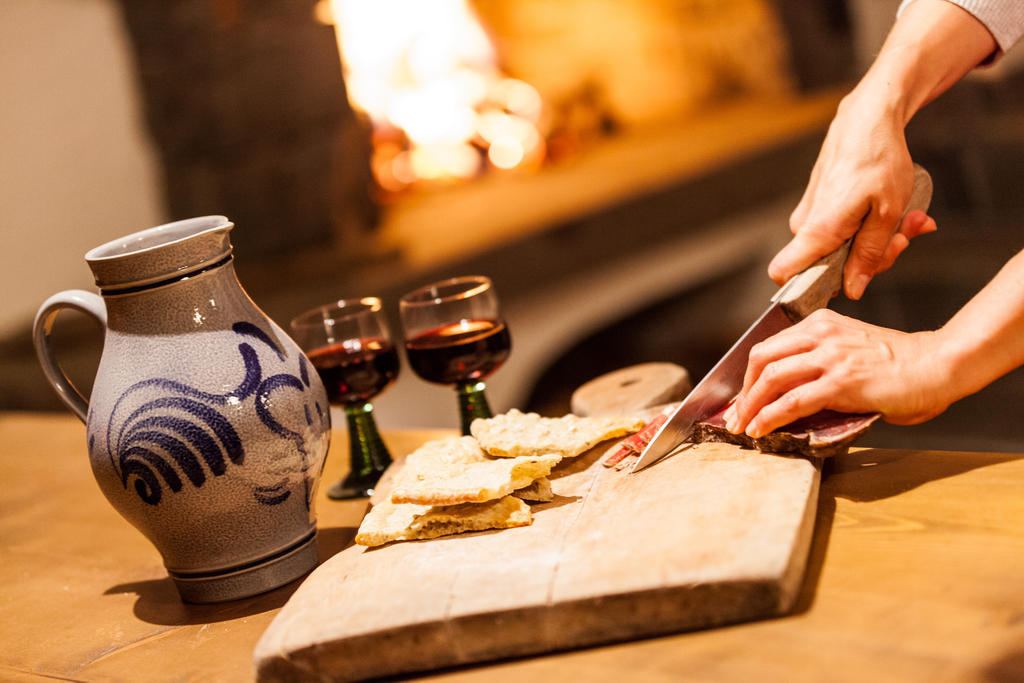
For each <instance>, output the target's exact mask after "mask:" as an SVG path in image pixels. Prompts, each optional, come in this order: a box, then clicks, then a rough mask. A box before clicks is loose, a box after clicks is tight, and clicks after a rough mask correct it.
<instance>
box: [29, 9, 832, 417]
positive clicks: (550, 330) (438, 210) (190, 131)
mask: <svg viewBox="0 0 1024 683" xmlns="http://www.w3.org/2000/svg"><path fill="white" fill-rule="evenodd" d="M119 5H120V7H121V13H122V17H123V20H124V23H125V26H126V27H127V29H128V34H129V36H130V38H131V44H132V45H133V48H134V58H135V66H136V70H137V75H138V83H139V87H140V90H141V93H142V102H143V105H144V112H145V117H146V122H147V126H148V129H149V132H150V135H151V136H152V139H153V140H154V142H155V144H156V147H157V150H158V154H159V159H160V163H161V168H162V171H163V178H164V194H165V198H166V204H167V209H168V214H169V216H168V217H169V218H177V217H181V216H188V215H201V214H207V213H224V214H227V215H229V216H231V217H232V218H233V219H234V220H235V221H236V224H237V229H236V234H235V239H234V242H235V244H236V251H237V255H238V257H239V258H238V260H237V262H236V265H237V268H238V272H239V274H240V277H241V279H242V282H243V284H244V285H245V287H246V289H247V290H248V291H249V292H250V294H251V295H252V296H253V297H254V298H255V300H256V301H257V302H258V303H259V304H260V305H261V307H262V308H264V309H265V310H266V311H267V312H268V313H269V314H270V315H271V316H272V317H274V318H275V319H276V320H278V321H279V322H282V323H283V322H286V321H287V319H288V318H289V317H290V316H291V315H292V314H294V313H295V312H296V311H298V310H303V309H305V308H308V307H309V306H312V305H316V304H319V303H322V302H323V301H327V300H331V299H335V298H339V297H343V296H363V295H369V294H373V295H378V296H381V297H382V298H384V299H385V300H386V301H391V302H394V301H395V300H396V299H397V296H398V295H400V294H401V293H402V292H403V291H405V290H406V289H408V288H411V287H412V286H414V285H418V284H421V283H423V282H425V281H427V280H430V279H434V278H437V277H443V276H448V275H454V274H464V273H469V272H483V273H486V274H488V275H491V276H492V278H493V279H494V281H495V283H496V285H497V287H498V289H499V292H500V294H501V296H502V299H503V301H504V303H505V306H506V309H507V311H508V314H509V316H510V318H512V319H513V320H511V321H510V322H511V324H512V325H513V335H514V337H515V342H514V344H515V349H516V352H515V353H513V357H512V359H511V360H510V362H509V364H508V365H507V366H506V367H505V368H504V369H503V370H502V371H501V373H500V374H499V375H498V376H496V378H495V383H494V390H493V392H492V393H491V398H492V401H493V403H494V407H495V408H496V409H499V410H500V409H504V408H507V407H509V406H511V405H516V404H518V405H523V404H524V403H525V401H526V400H527V399H528V397H529V395H530V394H531V393H533V390H534V387H533V385H534V384H535V383H536V382H537V381H538V380H539V379H540V377H541V375H543V374H544V373H545V370H546V369H547V367H548V366H549V365H550V364H551V362H552V361H553V360H554V359H555V358H558V357H559V356H560V355H562V354H564V353H566V352H567V351H569V350H570V349H571V348H572V347H573V345H574V344H576V343H578V342H579V341H580V340H581V339H583V338H584V337H586V336H587V335H590V334H593V333H595V332H596V331H600V330H601V329H602V328H604V327H606V326H608V325H612V324H615V323H616V322H618V321H621V320H622V319H624V318H628V316H630V315H632V314H634V313H635V312H637V311H638V310H641V309H644V308H646V307H648V306H650V305H656V304H658V303H660V302H664V301H672V300H675V299H679V298H684V299H685V298H688V297H689V296H691V294H692V293H693V292H695V291H696V290H697V289H699V288H701V287H704V286H705V285H707V284H708V283H714V282H719V283H729V284H728V286H730V287H731V286H734V285H735V284H736V282H737V281H739V280H743V279H744V278H746V277H747V275H748V274H749V273H753V272H756V273H757V274H758V276H759V277H755V278H753V281H754V282H755V286H754V287H753V288H752V289H751V290H750V296H751V297H755V296H757V295H759V294H760V293H761V291H760V290H763V287H764V283H763V279H764V278H763V276H761V272H762V268H761V265H760V261H762V260H763V259H764V257H765V255H766V254H767V253H768V251H769V250H770V249H771V244H772V242H771V240H772V239H777V238H778V236H779V233H780V230H779V226H780V225H783V224H784V222H785V213H786V212H787V210H788V206H790V205H791V203H792V202H793V196H792V195H793V193H795V192H797V191H798V190H799V188H800V186H801V185H802V183H803V181H804V180H805V178H806V174H807V169H808V168H809V167H810V164H811V162H812V160H813V157H814V154H815V152H816V148H817V145H818V142H819V140H820V136H821V134H822V132H823V130H824V127H825V125H826V124H827V121H828V120H829V118H830V117H831V114H832V112H833V111H834V107H835V105H836V103H837V101H838V98H839V95H840V93H841V91H842V89H843V85H842V84H843V83H844V82H845V78H846V76H847V75H848V74H847V71H846V69H848V68H849V66H850V64H852V60H851V59H849V55H848V52H849V46H850V41H849V26H848V25H847V23H846V22H845V19H844V16H845V15H844V12H843V11H842V3H841V2H829V3H814V4H812V5H808V6H802V7H801V8H800V9H799V10H796V9H794V8H793V7H792V4H791V3H784V2H777V1H776V0H728V1H723V2H715V3H708V2H703V1H700V2H698V1H697V0H692V1H686V2H684V1H682V0H676V1H671V2H670V1H668V0H642V1H638V2H629V3H625V2H618V1H616V0H588V1H586V2H584V1H582V0H563V1H561V2H543V1H540V0H519V1H513V0H487V1H484V0H478V1H476V2H468V1H467V0H431V2H424V1H420V2H413V3H412V4H410V5H408V6H405V5H402V3H398V2H394V3H392V2H383V1H377V0H375V2H373V3H367V2H361V1H358V0H357V1H356V2H344V1H342V0H297V1H295V2H288V3H280V2H270V1H269V0H178V1H176V2H174V3H166V2H163V1H162V0H120V2H119ZM403 7H404V8H405V9H403ZM408 7H417V8H419V9H421V10H422V9H423V8H424V7H429V8H431V13H430V14H429V15H427V17H426V18H423V17H417V16H415V15H414V14H412V13H411V10H409V9H408ZM353 8H355V10H353ZM368 8H373V9H376V10H380V9H381V8H383V9H384V10H386V11H385V12H384V15H385V16H384V17H383V18H381V16H380V15H379V13H378V14H377V15H376V18H374V16H371V17H370V19H373V20H375V21H377V22H378V24H380V23H381V22H383V26H381V25H377V26H376V27H374V26H371V27H369V28H365V27H362V26H358V25H357V26H356V28H355V29H352V30H355V31H356V34H355V35H356V36H365V35H374V34H373V33H372V31H383V32H384V33H383V35H392V34H401V33H403V31H404V32H405V33H406V34H410V35H413V36H416V35H421V34H417V32H416V31H415V30H413V29H418V28H423V27H424V26H427V25H429V26H434V24H433V23H430V22H433V20H435V19H443V20H444V21H443V22H442V23H441V24H440V25H441V26H442V28H441V29H434V30H435V31H440V32H441V33H442V34H443V35H445V36H448V35H449V34H450V33H452V31H453V29H452V28H451V27H452V25H454V26H464V25H467V26H472V27H475V28H470V29H466V32H467V33H468V34H469V35H470V36H471V39H470V47H472V46H473V45H476V46H477V47H480V41H481V40H484V41H485V43H483V48H482V49H481V51H480V52H479V53H478V54H477V53H464V51H461V48H460V49H459V50H455V53H456V56H457V57H458V59H455V58H452V57H449V58H447V62H448V63H449V65H450V64H451V63H452V62H455V63H456V64H457V68H456V69H455V73H454V74H449V75H450V76H451V78H450V79H449V80H452V81H455V82H456V83H461V84H462V85H466V84H468V85H467V87H468V88H469V89H470V90H471V91H473V92H476V93H477V95H476V96H475V99H474V98H473V97H470V98H469V99H468V100H467V95H466V94H465V93H462V94H458V91H457V90H456V91H455V92H456V96H455V99H456V100H458V99H459V98H461V99H462V101H463V102H464V103H465V102H469V104H468V105H467V106H468V108H469V110H471V111H470V112H469V113H467V112H466V111H464V112H463V114H464V116H463V118H464V119H471V120H472V121H473V122H474V126H475V127H473V128H472V129H471V130H470V133H469V137H468V138H466V137H463V138H462V139H458V136H457V135H455V134H454V133H453V132H452V130H456V132H457V129H459V126H458V125H453V126H451V128H450V129H449V128H446V127H445V126H441V130H440V133H439V132H438V131H437V130H434V132H433V133H432V132H431V131H430V126H429V125H425V124H423V122H422V121H418V120H417V118H416V115H417V114H418V113H426V114H429V113H430V111H435V110H436V111H442V112H443V111H448V110H445V109H444V106H443V105H438V104H430V103H429V101H428V100H426V99H423V98H421V99H416V97H413V96H410V97H409V98H407V101H406V103H407V104H408V102H409V101H411V102H413V103H418V104H416V106H411V107H407V109H408V110H411V111H412V114H411V115H408V116H406V114H408V111H406V112H405V114H403V113H402V112H403V111H404V110H403V109H402V107H401V106H399V105H395V112H396V113H395V117H394V118H393V119H392V118H391V117H384V116H381V115H380V114H379V113H377V114H374V110H373V108H372V106H371V104H369V103H368V102H366V101H363V100H360V99H359V98H358V97H357V95H358V94H359V93H361V92H362V90H361V89H360V88H361V86H357V84H358V83H359V80H358V79H357V78H356V76H354V75H352V74H351V73H348V70H349V69H350V68H353V67H354V65H355V63H356V62H357V61H359V59H358V58H356V57H348V56H346V47H347V42H346V34H345V30H344V26H345V22H351V21H352V17H351V16H347V15H346V12H348V11H356V13H357V14H358V13H359V12H360V11H362V12H364V13H367V14H371V15H372V14H373V13H372V12H370V11H369V9H368ZM456 11H457V14H453V13H454V12H456ZM403 14H410V16H409V17H405V16H402V15H403ZM453 17H458V18H457V19H456V18H453ZM364 18H365V17H364ZM409 18H411V19H413V20H414V22H413V24H414V25H413V27H412V28H411V29H410V28H409V27H406V28H405V29H402V30H401V31H399V30H398V29H397V28H396V27H397V26H399V24H400V22H399V20H400V19H409ZM428 20H429V21H428ZM446 22H447V23H446ZM467 22H468V23H467ZM347 25H348V26H349V28H351V27H352V24H351V23H348V24H347ZM446 26H447V28H444V27H446ZM389 31H390V33H389ZM378 35H379V34H378ZM355 40H356V39H354V38H350V39H349V40H348V42H352V41H355ZM425 40H427V39H425ZM339 41H340V47H339ZM443 42H444V41H442V43H443ZM426 44H427V45H428V46H429V45H430V41H429V40H427V43H426ZM435 45H436V43H435ZM424 49H425V48H424ZM425 51H426V53H427V57H431V56H432V55H433V56H434V57H436V56H437V54H435V53H439V52H443V51H442V50H440V48H436V47H435V48H431V49H425ZM398 53H399V54H400V55H401V54H404V55H406V56H409V55H415V54H418V53H417V48H416V47H415V45H413V46H407V47H406V48H404V51H403V50H399V51H398ZM467 54H468V56H467ZM374 59H376V57H373V56H372V55H371V58H370V59H369V61H370V62H373V61H374ZM459 60H462V61H459ZM399 61H400V63H399V67H400V68H399V67H395V68H397V70H398V71H399V72H401V71H402V69H408V70H410V71H413V70H415V69H420V70H424V71H427V72H429V71H430V70H431V69H432V68H434V67H436V66H437V64H435V63H432V62H431V60H430V59H427V60H426V61H427V64H426V65H425V66H424V65H418V66H416V65H413V64H411V63H409V61H408V60H406V61H405V62H404V63H403V62H401V60H399ZM435 61H442V62H443V61H445V60H435ZM414 66H415V69H414V68H413V67H414ZM468 67H473V68H475V69H477V71H476V75H474V74H473V73H472V72H471V71H472V70H470V71H467V68H468ZM393 70H394V69H393ZM412 80H414V79H412V78H411V75H410V74H406V75H405V77H404V80H403V78H399V79H398V82H399V84H401V83H406V82H410V81H412ZM444 82H445V81H444V79H443V78H442V79H441V85H437V84H436V83H434V84H428V85H427V86H426V88H427V89H428V90H430V89H431V88H433V90H431V92H434V91H437V92H441V93H444V92H448V93H451V92H452V88H451V87H449V86H446V85H444ZM473 84H476V85H473ZM474 88H475V90H474ZM405 94H406V95H409V93H405ZM370 99H371V100H372V97H371V98H370ZM424 102H427V103H426V104H424ZM465 109H466V107H464V110H465ZM420 110H424V112H421V111H420ZM436 111H435V113H436ZM410 116H411V118H410ZM436 118H437V117H436V116H435V118H434V119H431V118H430V116H427V117H426V118H425V120H426V121H427V123H430V122H431V121H435V122H436ZM441 118H442V119H444V118H445V117H444V116H441ZM451 118H452V119H458V118H459V116H458V115H453V116H452V117H451ZM410 121H411V123H410ZM442 123H452V121H445V120H442ZM455 123H458V122H457V121H455ZM399 124H401V125H399ZM421 124H422V127H423V128H424V129H425V132H424V130H419V129H417V126H421ZM403 126H404V127H403ZM408 128H411V129H412V130H409V129H408ZM463 128H465V126H463ZM466 130H469V128H466ZM462 134H463V135H464V132H463V133H462ZM431 136H433V138H431ZM446 136H447V137H449V138H452V139H453V140H454V142H453V145H454V151H452V150H449V151H447V152H444V151H442V152H438V153H437V154H436V155H435V156H434V157H430V156H429V155H428V156H424V154H423V153H422V151H421V150H422V149H423V148H424V147H426V146H429V145H430V144H432V143H431V140H432V139H433V141H434V142H437V140H438V139H442V141H443V139H444V138H445V137H446ZM430 151H431V152H436V150H435V149H433V148H431V150H430ZM470 157H472V159H471V160H470V161H466V159H470ZM416 158H419V159H420V161H417V162H415V163H414V159H416ZM448 158H452V159H456V160H457V159H459V158H461V159H462V160H463V161H462V164H463V167H462V168H463V170H464V171H466V172H462V173H456V172H454V171H457V170H459V168H460V166H459V163H458V162H457V161H456V162H452V163H451V164H449V165H448V166H446V165H445V163H443V162H444V160H445V159H448ZM424 159H426V161H424ZM384 167H387V168H388V173H390V175H388V173H382V172H381V169H382V168H384ZM413 171H422V173H421V174H419V175H417V174H416V173H413ZM759 288H760V290H759ZM751 300H753V299H751ZM746 305H747V304H746V302H745V301H741V302H740V303H739V305H738V306H737V307H736V308H735V317H736V318H737V319H740V318H742V317H743V314H744V312H745V310H746V309H745V306H746ZM72 324H73V323H72ZM731 325H732V323H731V322H729V321H726V323H725V324H724V325H723V326H722V328H721V329H722V332H721V336H722V337H723V338H724V337H726V336H728V334H729V333H730V329H731ZM90 334H91V330H89V331H86V332H85V333H84V334H83V336H89V335H90ZM716 343H717V342H716ZM82 353H83V354H84V355H86V356H87V355H88V352H87V351H82ZM611 355H612V356H614V353H613V354H611ZM612 360H614V358H613V359H612ZM609 362H612V361H609ZM90 363H91V359H90V360H87V361H85V362H82V363H79V365H81V366H82V367H83V368H85V369H84V370H83V373H82V377H81V380H82V382H81V383H82V384H83V385H84V386H85V387H86V388H87V387H88V375H89V372H88V366H89V365H90ZM69 364H72V365H74V364H75V361H74V359H69ZM403 383H404V384H403ZM430 389H431V387H425V386H423V385H422V383H417V382H416V381H415V380H414V379H413V378H411V376H410V373H405V374H404V375H403V378H402V379H401V380H400V383H399V385H398V386H396V387H394V388H393V389H392V390H389V392H387V393H386V394H385V395H384V396H383V397H382V399H381V401H380V404H379V415H380V421H381V423H382V424H383V425H385V426H391V425H395V426H411V425H426V426H429V425H443V424H446V423H447V422H446V420H447V419H448V418H449V417H451V416H450V414H449V413H450V411H448V410H446V406H439V407H438V413H437V414H433V413H431V409H432V408H433V405H434V404H440V403H441V402H440V401H438V400H435V399H434V398H432V397H431V396H430V395H429V394H428V393H425V392H429V390H430ZM50 398H51V397H49V396H45V397H40V399H39V401H37V402H34V403H32V405H33V406H36V407H38V406H40V405H41V404H46V405H52V406H55V405H56V404H55V401H52V400H50V402H49V403H48V404H47V403H46V401H47V400H49V399H50Z"/></svg>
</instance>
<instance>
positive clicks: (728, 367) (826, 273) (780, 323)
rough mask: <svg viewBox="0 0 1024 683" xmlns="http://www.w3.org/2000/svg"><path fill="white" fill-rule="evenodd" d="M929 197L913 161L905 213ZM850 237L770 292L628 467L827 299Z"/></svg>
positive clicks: (726, 395) (656, 454)
mask: <svg viewBox="0 0 1024 683" xmlns="http://www.w3.org/2000/svg"><path fill="white" fill-rule="evenodd" d="M931 198H932V179H931V176H930V175H928V172H927V171H926V170H924V168H922V167H921V166H918V165H917V164H914V190H913V193H912V194H911V197H910V202H909V203H908V204H907V208H906V210H905V211H904V212H903V213H904V215H906V214H907V213H908V212H910V211H913V210H916V209H920V210H921V211H926V210H927V209H928V205H929V204H930V203H931ZM851 242H852V238H851V239H850V240H847V241H846V242H844V243H843V244H842V245H841V246H840V247H839V248H838V249H836V250H835V251H833V252H832V253H831V254H828V255H826V256H823V257H822V258H820V259H819V260H818V261H816V262H814V263H813V264H812V265H810V266H809V267H808V268H807V269H806V270H804V271H802V272H801V273H798V274H797V275H794V276H793V277H792V278H790V279H789V281H788V282H786V284H784V285H783V286H782V287H781V288H780V289H779V291H777V292H776V293H775V295H774V296H773V297H772V299H771V304H770V305H769V306H768V309H767V310H766V311H765V312H764V313H762V314H761V316H760V317H759V318H758V319H757V320H756V321H755V322H754V324H753V325H751V326H750V327H749V328H748V329H747V331H746V332H744V333H743V334H742V335H741V336H740V338H739V339H738V340H737V341H736V343H735V344H733V345H732V347H731V348H730V349H729V350H728V351H727V352H726V353H725V355H724V356H722V359H721V360H719V361H718V362H717V363H716V364H715V366H714V367H713V368H711V370H710V371H709V372H708V374H707V375H705V376H704V379H702V380H701V381H700V382H699V383H698V384H697V386H695V387H694V388H693V391H691V392H690V393H689V394H688V395H687V397H686V398H685V399H684V400H683V402H682V403H680V404H679V406H678V407H677V408H676V409H675V411H674V412H673V413H672V414H671V415H670V416H669V417H668V419H667V420H666V421H665V424H663V425H662V426H661V429H659V430H658V432H657V433H656V434H655V435H654V438H652V439H651V441H650V443H649V444H647V447H646V448H644V450H643V452H642V453H640V457H639V458H637V461H636V462H635V463H634V464H633V468H632V469H631V470H630V473H634V472H639V471H640V470H642V469H643V468H645V467H647V466H649V465H651V464H653V463H655V462H657V461H658V460H661V459H662V458H664V457H665V456H667V455H669V454H671V453H672V452H674V451H675V450H676V449H677V448H679V447H680V446H681V445H682V444H683V443H684V442H685V441H686V439H687V437H688V436H689V434H690V429H691V428H692V427H693V425H694V423H696V422H699V421H700V420H703V419H704V418H706V417H708V416H709V415H712V414H714V413H715V412H716V411H718V409H720V408H721V407H722V406H724V405H725V404H726V403H728V402H729V401H730V400H732V399H733V397H735V396H736V394H737V393H739V390H740V389H742V388H743V376H744V374H746V370H747V358H748V357H749V356H750V349H751V348H753V346H754V345H755V344H757V343H758V342H760V341H763V340H765V339H767V338H768V337H771V336H772V335H774V334H777V333H778V332H781V331H782V330H784V329H786V328H788V327H790V326H792V325H795V324H796V323H798V322H800V321H801V320H803V319H804V318H806V317H807V316H808V315H810V314H811V313H813V312H814V311H816V310H818V309H819V308H823V307H824V306H826V305H827V304H828V302H829V300H830V299H831V298H832V297H833V296H835V295H836V294H837V293H838V292H839V289H840V288H841V286H842V277H843V266H845V265H846V257H847V256H848V255H849V253H850V244H851Z"/></svg>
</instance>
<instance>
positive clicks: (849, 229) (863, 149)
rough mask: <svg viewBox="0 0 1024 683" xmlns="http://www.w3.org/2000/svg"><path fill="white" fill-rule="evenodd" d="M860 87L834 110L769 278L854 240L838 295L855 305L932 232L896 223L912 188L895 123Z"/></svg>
mask: <svg viewBox="0 0 1024 683" xmlns="http://www.w3.org/2000/svg"><path fill="white" fill-rule="evenodd" d="M875 92H876V90H873V89H872V86H871V83H870V82H864V83H862V85H861V86H860V87H858V88H857V89H855V90H854V92H852V93H851V94H850V95H849V96H847V97H846V98H845V99H844V100H843V102H842V104H841V105H840V107H839V111H838V112H837V114H836V117H835V119H834V120H833V121H832V125H831V126H830V127H829V132H828V135H827V136H826V137H825V142H824V144H823V145H822V149H821V152H820V154H819V156H818V160H817V162H816V163H815V165H814V169H813V170H812V172H811V179H810V181H809V183H808V185H807V189H806V191H805V192H804V195H803V197H802V199H801V200H800V203H799V204H798V205H797V207H796V209H795V210H794V211H793V214H792V215H791V216H790V231H791V232H792V233H793V235H794V237H793V239H792V240H791V241H790V242H789V244H787V245H786V246H785V247H784V248H783V249H782V250H781V251H780V252H779V253H778V254H777V255H776V256H775V258H774V259H773V260H772V262H771V264H769V266H768V274H769V275H770V276H771V278H772V279H773V280H775V281H776V282H777V283H779V284H780V285H781V284H783V283H784V282H786V281H787V280H788V279H789V278H791V277H793V276H794V275H796V274H797V273H799V272H800V271H802V270H803V269H805V268H806V267H807V266H809V265H811V264H812V263H813V262H814V261H816V260H817V259H819V258H820V257H822V256H825V255H826V254H829V253H831V252H832V251H835V249H837V248H838V247H839V246H840V245H841V244H842V243H843V242H845V241H846V240H847V239H849V238H850V237H854V235H855V237H854V240H853V244H852V246H851V249H850V256H849V258H848V259H847V261H846V266H845V269H844V273H843V289H844V290H845V292H846V295H847V296H848V297H849V298H851V299H859V298H860V297H861V296H862V295H863V293H864V289H865V288H866V287H867V284H868V282H870V281H871V278H872V277H874V276H875V275H876V274H878V273H880V272H882V271H884V270H886V269H888V268H889V267H890V266H892V264H893V262H895V260H896V258H897V257H898V256H899V255H900V253H902V252H903V250H904V249H906V248H907V246H908V245H909V244H910V240H911V239H913V238H914V237H917V236H918V235H922V234H925V233H928V232H932V231H934V230H935V227H936V226H935V221H933V220H932V219H931V218H929V217H928V216H927V215H926V214H925V213H924V212H922V211H911V212H909V213H908V214H907V215H906V217H904V218H903V220H902V222H901V220H900V218H901V216H902V214H903V211H904V209H905V207H906V206H907V203H908V202H909V201H910V196H911V193H912V191H913V185H914V170H913V162H912V161H911V159H910V153H909V152H908V151H907V146H906V140H905V139H904V136H903V122H902V118H901V116H900V115H898V114H897V113H896V112H894V111H891V109H890V108H888V107H886V106H885V105H884V103H883V102H881V101H879V100H878V97H877V95H876V94H875Z"/></svg>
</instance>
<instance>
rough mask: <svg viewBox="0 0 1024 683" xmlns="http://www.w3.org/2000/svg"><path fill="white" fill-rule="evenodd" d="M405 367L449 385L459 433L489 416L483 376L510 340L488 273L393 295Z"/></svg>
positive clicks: (507, 348) (503, 354)
mask: <svg viewBox="0 0 1024 683" xmlns="http://www.w3.org/2000/svg"><path fill="white" fill-rule="evenodd" d="M398 306H399V313H400V315H401V319H402V328H403V330H404V332H405V351H406V356H407V357H408V360H409V366H410V367H411V368H412V369H413V371H414V372H415V373H416V374H417V375H419V376H420V377H421V378H423V379H425V380H427V381H428V382H434V383H436V384H446V385H455V390H456V392H457V395H458V402H459V417H460V419H461V422H462V433H463V434H466V435H468V434H469V425H470V423H472V422H473V420H474V419H475V418H478V417H484V418H487V417H491V409H490V406H488V405H487V397H486V395H485V394H484V389H485V388H486V387H485V386H484V382H483V380H484V378H485V377H488V376H489V375H490V374H491V373H493V372H494V371H495V370H497V369H498V366H500V365H501V364H502V363H504V362H505V359H506V358H508V355H509V352H510V351H511V348H512V340H511V337H510V336H509V332H508V327H507V326H506V325H505V321H504V320H503V319H502V317H501V312H500V310H499V307H498V297H497V294H495V291H494V286H493V285H492V284H491V280H490V278H487V277H485V276H482V275H469V276H465V277H456V278H451V279H448V280H441V281H440V282H435V283H433V284H429V285H426V286H424V287H420V288H419V289H416V290H413V291H411V292H409V293H408V294H405V295H404V296H403V297H402V298H401V299H400V300H399V305H398Z"/></svg>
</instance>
